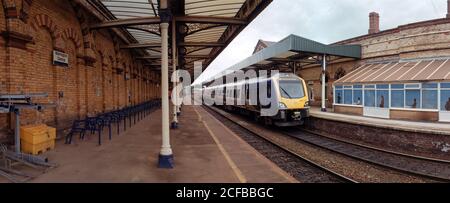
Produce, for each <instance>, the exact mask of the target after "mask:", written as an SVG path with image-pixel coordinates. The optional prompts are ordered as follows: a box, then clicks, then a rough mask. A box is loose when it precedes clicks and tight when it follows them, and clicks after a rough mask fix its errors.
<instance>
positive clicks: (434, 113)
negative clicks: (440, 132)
mask: <svg viewBox="0 0 450 203" xmlns="http://www.w3.org/2000/svg"><path fill="white" fill-rule="evenodd" d="M333 88H334V110H335V112H337V113H346V114H354V115H363V116H368V117H378V118H387V119H400V120H414V121H440V122H450V60H448V59H438V60H422V61H410V62H399V63H379V64H365V65H363V66H361V67H360V68H358V69H356V70H355V71H353V72H351V73H350V74H348V75H347V76H345V77H343V78H341V79H339V80H338V81H336V82H335V83H334V86H333Z"/></svg>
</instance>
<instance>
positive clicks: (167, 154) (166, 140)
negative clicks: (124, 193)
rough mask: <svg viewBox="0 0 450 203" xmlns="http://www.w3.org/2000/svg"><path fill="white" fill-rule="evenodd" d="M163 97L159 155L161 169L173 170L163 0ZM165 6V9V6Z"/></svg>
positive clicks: (167, 14)
mask: <svg viewBox="0 0 450 203" xmlns="http://www.w3.org/2000/svg"><path fill="white" fill-rule="evenodd" d="M161 4H162V5H161V11H160V16H161V25H160V26H161V97H162V147H161V152H160V155H159V164H158V166H159V168H173V167H174V166H173V152H172V147H171V146H170V110H169V36H168V35H169V22H170V18H171V14H170V11H169V10H167V0H161ZM163 5H165V7H164V6H163Z"/></svg>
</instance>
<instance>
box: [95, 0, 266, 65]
mask: <svg viewBox="0 0 450 203" xmlns="http://www.w3.org/2000/svg"><path fill="white" fill-rule="evenodd" d="M88 2H89V3H90V4H91V5H92V6H93V7H94V8H96V10H97V11H99V12H100V13H101V14H102V15H103V16H104V17H105V19H106V20H105V21H104V22H101V23H98V24H95V25H92V26H91V29H111V28H115V29H121V30H122V31H123V32H124V33H126V35H127V36H128V37H129V38H131V40H130V43H129V44H127V45H125V46H123V47H121V48H123V49H134V50H139V53H141V54H140V56H139V57H136V58H137V59H141V60H145V61H146V63H145V66H147V67H149V68H151V69H153V70H159V69H160V66H161V61H160V59H161V33H160V25H159V24H160V22H161V21H160V16H159V13H160V8H159V0H88ZM271 2H272V0H168V5H169V10H170V11H171V13H172V15H173V19H174V22H175V25H176V28H175V29H174V30H175V31H176V38H177V48H178V60H177V62H178V65H179V68H180V69H186V70H190V71H191V72H192V71H193V64H194V62H195V61H201V62H203V67H207V66H208V65H209V64H210V63H211V62H212V61H213V60H214V59H215V58H216V57H217V56H218V55H219V54H220V53H221V52H222V51H223V50H224V49H225V48H226V46H227V45H228V44H229V43H230V42H231V41H232V40H233V39H234V38H235V37H236V36H237V35H238V34H239V33H240V32H241V31H242V30H243V29H244V28H245V27H246V26H247V25H248V24H249V23H250V22H251V21H253V19H255V18H256V17H257V16H258V15H259V13H261V12H262V11H263V10H264V9H265V8H266V7H267V6H268V5H269V4H270V3H271ZM172 25H173V24H172V23H171V26H172ZM169 37H170V38H171V37H172V27H171V28H169ZM169 43H172V40H171V39H169ZM171 47H172V46H170V48H171ZM169 52H170V54H172V52H171V51H169ZM170 61H171V60H170Z"/></svg>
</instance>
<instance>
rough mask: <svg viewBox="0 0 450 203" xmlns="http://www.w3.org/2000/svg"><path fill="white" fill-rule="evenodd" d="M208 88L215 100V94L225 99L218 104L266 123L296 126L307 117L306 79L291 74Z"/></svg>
mask: <svg viewBox="0 0 450 203" xmlns="http://www.w3.org/2000/svg"><path fill="white" fill-rule="evenodd" d="M263 86H264V88H262V87H263ZM266 87H267V88H266ZM262 89H265V90H264V91H262ZM207 91H209V92H213V95H214V97H215V98H214V99H215V100H216V103H217V97H218V96H220V97H221V98H220V99H224V101H223V102H222V103H223V104H224V105H218V106H221V107H222V108H224V109H226V110H228V111H234V112H238V113H241V114H245V115H248V116H251V117H253V118H255V119H256V120H259V121H261V122H264V123H265V124H266V125H275V126H279V127H292V126H299V125H303V123H304V119H305V118H307V117H309V109H310V107H309V98H308V92H307V89H306V84H305V81H304V80H303V79H302V78H300V77H298V76H296V75H294V74H291V73H280V74H277V75H275V76H273V77H271V78H264V79H261V78H254V79H250V80H243V81H240V82H235V83H228V84H225V85H220V86H215V87H208V88H207ZM265 91H267V92H265ZM261 94H266V96H267V97H261ZM255 98H257V99H255ZM267 104H270V105H267ZM267 109H271V110H270V111H269V112H270V113H267V112H268V111H267Z"/></svg>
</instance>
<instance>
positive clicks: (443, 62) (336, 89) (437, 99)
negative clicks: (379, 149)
mask: <svg viewBox="0 0 450 203" xmlns="http://www.w3.org/2000/svg"><path fill="white" fill-rule="evenodd" d="M448 2H449V9H448V10H449V13H450V1H448ZM379 19H380V16H379V14H377V13H375V12H373V13H370V16H369V20H370V23H369V24H370V28H369V32H368V34H367V35H364V36H359V37H355V38H352V39H347V40H343V41H340V42H337V43H334V44H332V45H361V48H362V58H361V59H360V60H359V59H357V60H339V59H338V60H336V61H334V62H333V61H330V62H329V63H328V66H327V70H326V88H325V89H326V104H327V105H326V106H327V107H328V108H333V110H334V112H336V113H344V114H352V115H361V116H369V117H379V118H390V119H402V120H414V121H434V122H436V121H442V122H449V121H450V89H449V88H450V60H449V59H450V37H449V35H450V14H447V16H446V18H441V19H434V20H429V21H424V22H416V23H412V24H407V25H401V26H398V27H397V28H394V29H389V30H385V31H380V29H379V22H380V21H379ZM321 68H322V67H321V66H320V65H317V64H315V65H306V66H303V67H301V68H299V69H298V70H297V74H299V75H300V76H301V77H302V78H304V79H305V80H306V81H307V83H308V85H309V90H310V98H311V100H312V104H313V105H317V106H319V105H321V99H322V96H321V95H322V85H321V84H322V79H321V76H322V69H321Z"/></svg>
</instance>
